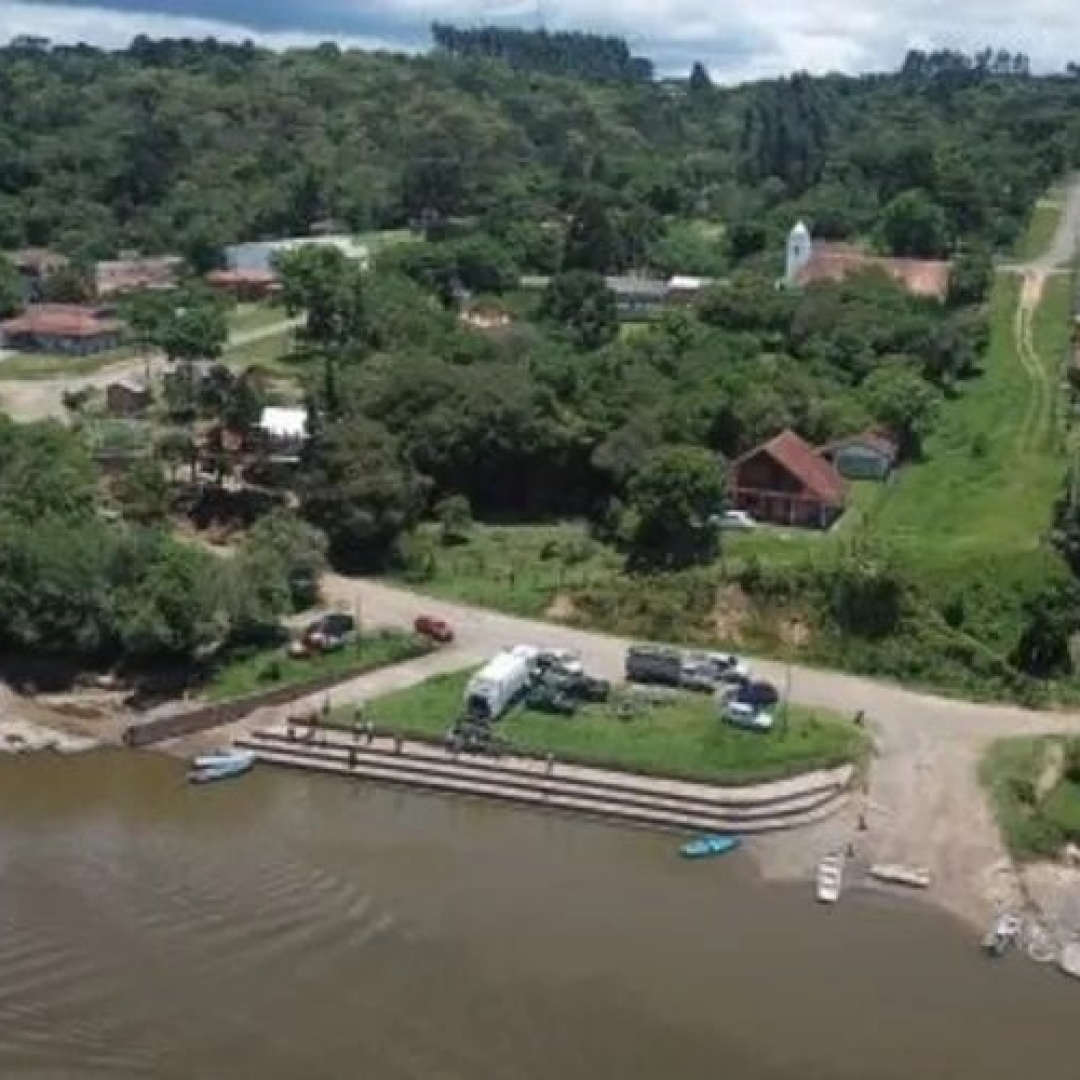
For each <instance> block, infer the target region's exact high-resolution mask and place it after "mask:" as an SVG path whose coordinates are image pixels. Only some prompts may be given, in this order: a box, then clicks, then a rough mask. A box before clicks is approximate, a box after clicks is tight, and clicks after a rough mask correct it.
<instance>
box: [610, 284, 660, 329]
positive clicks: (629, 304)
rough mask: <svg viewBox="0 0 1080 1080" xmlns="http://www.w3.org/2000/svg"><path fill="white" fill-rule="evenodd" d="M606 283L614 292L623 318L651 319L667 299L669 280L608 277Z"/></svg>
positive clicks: (616, 305)
mask: <svg viewBox="0 0 1080 1080" xmlns="http://www.w3.org/2000/svg"><path fill="white" fill-rule="evenodd" d="M604 283H605V284H606V285H607V287H608V288H609V289H610V290H611V291H612V293H614V295H615V307H616V309H617V310H618V312H619V317H620V318H622V319H631V320H632V319H650V318H652V317H653V316H655V315H656V314H657V313H658V312H659V311H660V308H661V307H662V306H663V304H664V301H665V300H666V299H667V292H668V285H667V282H666V281H661V280H660V279H658V278H646V277H606V278H604Z"/></svg>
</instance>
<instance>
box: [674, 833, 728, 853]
mask: <svg viewBox="0 0 1080 1080" xmlns="http://www.w3.org/2000/svg"><path fill="white" fill-rule="evenodd" d="M740 843H741V841H740V840H739V838H738V837H737V836H727V835H725V834H724V833H706V834H705V835H704V836H695V837H694V839H693V840H690V841H688V842H687V843H685V844H683V846H682V847H681V848H679V852H680V854H681V855H682V857H683V858H684V859H704V858H707V857H708V856H710V855H724V854H726V853H727V852H729V851H734V850H735V849H736V848H737V847H738V846H739V844H740Z"/></svg>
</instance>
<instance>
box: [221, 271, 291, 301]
mask: <svg viewBox="0 0 1080 1080" xmlns="http://www.w3.org/2000/svg"><path fill="white" fill-rule="evenodd" d="M206 283H207V284H208V285H209V286H210V288H212V289H217V290H218V292H223V293H228V294H229V295H230V296H233V297H235V298H236V299H237V300H244V301H248V302H252V301H257V300H268V299H270V298H271V297H273V296H276V295H277V294H278V293H280V292H281V282H280V281H278V278H277V274H275V273H274V272H273V271H272V270H211V271H210V273H209V274H207V275H206Z"/></svg>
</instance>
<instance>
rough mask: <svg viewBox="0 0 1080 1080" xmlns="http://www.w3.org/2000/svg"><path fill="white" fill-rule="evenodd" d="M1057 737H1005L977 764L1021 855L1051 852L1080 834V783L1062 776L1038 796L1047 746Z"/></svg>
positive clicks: (1005, 830)
mask: <svg viewBox="0 0 1080 1080" xmlns="http://www.w3.org/2000/svg"><path fill="white" fill-rule="evenodd" d="M1054 742H1062V740H1060V739H1056V738H1054V737H1034V738H1019V739H1001V740H999V741H998V742H996V743H994V744H993V745H992V746H991V747H990V749H989V750H988V751H987V754H986V756H985V757H984V758H983V761H982V763H981V765H980V768H979V777H980V779H981V781H982V783H983V786H984V787H985V788H986V790H987V792H988V793H989V795H990V802H991V805H992V806H993V808H994V814H995V816H996V818H997V822H998V827H999V828H1000V829H1001V834H1002V837H1003V838H1004V840H1005V843H1006V846H1007V847H1008V848H1009V851H1010V852H1011V853H1012V855H1013V856H1014V857H1015V858H1018V859H1033V858H1046V857H1052V856H1054V855H1056V854H1057V853H1058V852H1059V851H1060V850H1061V848H1062V847H1063V846H1064V845H1065V844H1066V843H1068V842H1069V841H1070V840H1073V841H1075V840H1076V839H1078V838H1080V786H1077V785H1076V784H1074V783H1071V782H1070V781H1069V780H1068V779H1067V778H1063V779H1062V780H1061V781H1060V782H1059V783H1058V784H1057V785H1055V787H1053V788H1052V789H1051V790H1050V791H1049V792H1048V793H1047V794H1046V795H1045V797H1044V798H1042V799H1039V798H1038V797H1037V788H1038V783H1039V777H1040V776H1041V775H1042V772H1043V769H1044V767H1045V764H1046V760H1047V751H1048V749H1049V748H1050V745H1051V744H1052V743H1054ZM1065 745H1066V746H1068V745H1069V743H1068V741H1066V742H1065Z"/></svg>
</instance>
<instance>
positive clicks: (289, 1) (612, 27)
mask: <svg viewBox="0 0 1080 1080" xmlns="http://www.w3.org/2000/svg"><path fill="white" fill-rule="evenodd" d="M541 16H542V18H543V20H544V23H545V24H546V25H547V26H548V28H549V29H588V30H597V31H610V32H613V33H617V34H620V35H623V36H625V37H626V38H627V39H628V40H629V41H630V42H631V44H632V45H633V47H634V49H635V51H637V52H639V53H641V54H643V55H646V56H649V57H651V58H652V59H653V60H655V61H656V62H657V64H658V66H659V67H660V69H661V70H663V71H669V72H681V71H685V70H686V69H687V68H688V67H689V64H690V63H691V62H692V61H693V60H695V59H701V60H704V61H705V62H706V63H707V64H708V65H709V67H710V69H711V70H712V72H713V74H714V77H716V78H718V79H719V80H722V81H725V82H730V81H734V80H738V79H742V78H747V77H754V76H758V75H768V74H776V73H781V72H786V71H791V70H793V69H797V68H801V69H806V70H811V71H826V70H843V71H864V70H873V69H883V68H892V67H894V66H896V65H897V64H898V63H899V61H900V58H901V57H902V55H903V53H904V51H905V50H906V49H907V48H908V47H910V46H913V45H915V46H927V45H949V46H960V47H963V48H966V49H969V50H974V49H976V48H978V47H981V46H982V45H984V44H990V45H993V46H995V47H997V46H1003V47H1007V48H1012V49H1017V48H1020V49H1023V50H1024V51H1025V52H1027V53H1028V54H1029V55H1030V56H1031V57H1032V59H1033V61H1034V62H1035V65H1036V66H1037V67H1038V68H1041V69H1046V68H1058V67H1061V66H1063V65H1064V64H1065V62H1066V61H1068V60H1074V59H1080V2H1078V0H1027V3H1024V4H1018V3H1016V2H1015V0H951V2H946V0H540V3H539V4H538V3H537V0H64V2H58V0H0V40H4V39H8V38H11V37H14V36H16V35H19V34H35V35H42V36H46V37H49V38H52V39H53V40H54V41H64V42H70V41H88V42H91V43H92V44H96V45H102V46H115V45H123V44H126V43H127V42H128V41H129V40H130V39H131V38H132V37H133V36H134V35H135V34H138V33H146V34H150V35H152V36H188V37H204V36H207V35H211V34H212V35H215V36H217V37H220V38H236V39H242V38H245V37H251V38H253V39H255V40H257V41H262V42H264V43H266V44H269V45H273V46H279V45H280V46H285V45H293V44H309V43H313V42H317V41H321V40H327V39H334V40H337V41H340V42H342V43H344V44H355V45H361V46H365V47H366V46H384V47H386V46H388V47H392V48H399V49H417V48H424V47H426V43H427V31H426V28H427V25H428V24H429V23H430V22H431V21H432V20H433V19H444V20H447V21H454V22H457V23H461V24H468V23H477V22H493V23H500V22H501V23H513V24H516V25H525V26H533V25H536V23H537V19H538V17H541Z"/></svg>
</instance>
